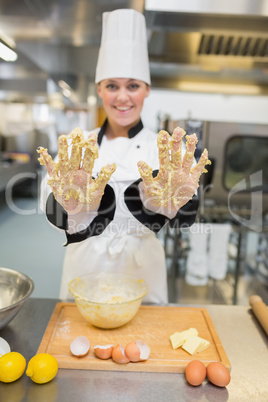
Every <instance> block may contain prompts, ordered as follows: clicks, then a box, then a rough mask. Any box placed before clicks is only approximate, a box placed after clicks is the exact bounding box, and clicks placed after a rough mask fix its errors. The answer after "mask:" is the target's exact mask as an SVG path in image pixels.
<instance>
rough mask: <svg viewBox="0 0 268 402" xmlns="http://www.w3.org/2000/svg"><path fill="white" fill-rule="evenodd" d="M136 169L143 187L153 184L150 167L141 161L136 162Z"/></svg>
mask: <svg viewBox="0 0 268 402" xmlns="http://www.w3.org/2000/svg"><path fill="white" fill-rule="evenodd" d="M138 169H139V172H140V175H141V178H142V181H143V183H144V185H145V187H150V186H151V185H152V184H153V176H152V169H151V168H150V166H148V165H147V163H145V162H143V161H139V162H138Z"/></svg>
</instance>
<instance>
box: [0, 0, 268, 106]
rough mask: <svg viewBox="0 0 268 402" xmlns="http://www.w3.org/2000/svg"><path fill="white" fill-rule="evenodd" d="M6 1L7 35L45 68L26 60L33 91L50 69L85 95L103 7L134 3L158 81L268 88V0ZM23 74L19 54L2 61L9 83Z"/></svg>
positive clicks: (3, 28)
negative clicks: (15, 59) (142, 17)
mask: <svg viewBox="0 0 268 402" xmlns="http://www.w3.org/2000/svg"><path fill="white" fill-rule="evenodd" d="M1 5H2V8H1V13H0V38H1V37H2V33H5V34H6V35H7V36H9V37H10V38H12V39H13V40H14V41H15V43H16V51H18V52H19V53H20V54H21V55H22V56H25V58H26V59H28V60H29V61H30V62H31V63H32V64H33V65H35V66H36V67H37V69H39V73H38V74H37V71H36V72H35V73H33V69H32V67H31V70H30V69H29V68H28V66H27V65H25V67H24V71H23V74H24V75H25V76H27V77H28V79H29V80H30V79H31V77H32V78H34V77H35V78H36V79H35V81H34V80H33V81H32V85H29V84H28V88H29V89H31V90H32V91H34V90H35V88H36V90H37V91H38V92H39V93H40V90H42V89H43V87H44V77H50V78H52V79H53V80H55V82H56V83H57V82H58V81H60V80H64V81H66V82H67V84H68V85H70V87H71V88H72V89H73V91H74V92H76V95H77V96H76V99H77V100H79V101H81V102H86V100H87V96H88V87H89V85H90V84H91V83H94V76H95V66H96V62H97V55H98V48H99V44H100V38H101V20H102V13H103V12H104V11H112V10H114V9H117V8H134V9H136V10H137V11H140V12H143V13H144V15H145V18H146V24H147V29H148V47H149V58H150V69H151V76H152V84H153V86H154V87H161V88H172V89H179V90H184V91H206V92H215V91H217V92H225V93H230V94H232V93H240V94H253V93H255V94H265V95H267V94H268V30H267V26H268V0H224V1H221V0H189V1H186V0H116V1H109V2H108V1H107V0H99V1H96V0H68V1H62V0H49V1H40V0H27V1H26V0H12V1H10V0H3V1H2V2H1ZM15 66H17V68H15ZM6 70H8V72H9V82H8V83H7V82H4V81H5V80H7V78H6V76H5V74H4V72H5V71H6ZM42 72H43V73H44V74H42ZM12 73H13V77H12ZM21 74H22V65H21V64H20V65H19V61H18V62H16V63H14V67H10V66H9V67H6V66H3V63H1V62H0V80H2V84H3V86H4V87H5V88H6V90H8V89H10V92H11V90H13V86H12V85H15V80H17V79H18V75H21ZM38 77H39V78H38ZM37 78H38V79H39V80H40V82H38V79H37ZM12 79H14V82H13V81H12ZM20 85H22V83H20ZM26 88H27V85H26ZM21 89H22V88H21ZM41 92H43V90H42V91H41Z"/></svg>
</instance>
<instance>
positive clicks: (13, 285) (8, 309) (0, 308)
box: [0, 267, 34, 329]
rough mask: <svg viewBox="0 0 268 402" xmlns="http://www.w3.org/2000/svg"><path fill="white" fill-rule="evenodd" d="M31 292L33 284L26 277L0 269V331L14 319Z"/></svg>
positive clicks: (12, 271) (7, 269)
mask: <svg viewBox="0 0 268 402" xmlns="http://www.w3.org/2000/svg"><path fill="white" fill-rule="evenodd" d="M33 290H34V283H33V281H32V279H31V278H29V277H28V276H27V275H24V274H22V273H21V272H18V271H15V270H13V269H9V268H2V267H0V329H1V328H3V327H4V326H5V325H7V324H8V323H9V322H10V321H11V320H12V319H13V318H14V317H15V315H16V314H17V313H18V312H19V310H20V308H21V306H22V304H23V303H24V302H25V300H27V299H28V298H29V297H30V295H31V294H32V292H33Z"/></svg>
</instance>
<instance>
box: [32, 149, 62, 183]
mask: <svg viewBox="0 0 268 402" xmlns="http://www.w3.org/2000/svg"><path fill="white" fill-rule="evenodd" d="M37 152H38V153H39V154H40V157H39V158H38V161H39V163H40V165H44V166H45V167H46V169H47V173H48V175H49V176H50V177H56V176H57V164H56V163H55V162H54V161H53V159H52V158H51V156H50V155H49V153H48V152H47V149H45V148H43V147H39V148H38V149H37Z"/></svg>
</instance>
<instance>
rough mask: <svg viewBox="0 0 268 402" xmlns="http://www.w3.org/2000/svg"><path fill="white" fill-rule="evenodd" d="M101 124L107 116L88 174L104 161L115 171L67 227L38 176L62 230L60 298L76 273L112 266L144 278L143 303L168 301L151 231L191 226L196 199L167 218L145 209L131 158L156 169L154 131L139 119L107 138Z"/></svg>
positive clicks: (160, 255) (158, 249) (160, 258)
mask: <svg viewBox="0 0 268 402" xmlns="http://www.w3.org/2000/svg"><path fill="white" fill-rule="evenodd" d="M106 125H107V120H106V121H105V123H104V125H103V126H102V127H101V129H98V147H99V157H98V159H96V160H95V163H94V169H93V174H92V175H93V177H96V176H97V175H98V173H99V172H100V170H101V168H102V167H103V166H104V165H106V164H107V163H115V164H116V171H115V172H114V173H113V175H112V176H111V179H110V180H109V183H108V184H107V185H106V188H105V191H104V194H103V197H102V200H101V203H100V206H99V208H98V210H97V211H95V212H89V213H87V212H83V213H82V215H83V216H81V214H80V216H79V218H78V219H80V221H79V222H75V223H76V225H75V226H74V227H73V222H72V221H73V218H72V217H71V216H70V217H68V214H67V212H66V211H65V210H64V209H63V208H62V207H61V206H60V204H58V203H57V201H56V200H55V198H54V196H53V193H52V192H51V190H50V188H49V187H48V186H47V184H46V181H47V178H45V180H43V185H42V192H41V194H42V195H41V201H42V200H43V203H44V202H45V201H46V214H47V218H48V220H49V221H50V223H52V224H53V225H54V226H56V227H58V228H59V229H61V230H64V231H65V233H66V237H67V243H66V253H65V258H64V263H63V272H62V280H61V287H60V298H61V299H70V298H71V295H70V294H69V292H68V283H69V282H70V281H71V280H72V279H74V278H75V277H76V276H80V275H83V274H86V273H89V272H94V271H116V272H123V273H126V274H132V275H135V276H136V277H137V278H138V279H143V280H145V281H146V282H147V284H148V286H149V292H148V294H147V295H146V296H145V298H144V299H143V300H144V302H150V303H158V304H163V303H164V304H165V303H167V302H168V294H167V270H166V264H165V253H164V249H163V246H162V244H161V242H160V241H159V239H158V238H157V236H156V234H157V233H158V232H159V230H160V229H161V228H162V227H164V226H165V225H166V224H169V225H170V226H171V227H186V226H190V225H192V224H193V223H194V221H195V217H196V212H197V208H198V199H197V197H195V196H194V197H193V199H192V200H190V201H189V202H188V203H187V204H186V205H184V206H183V207H182V208H181V209H180V210H179V212H178V213H177V215H176V216H175V218H173V219H169V218H167V217H166V216H165V215H162V214H158V213H154V212H152V211H150V210H148V209H146V208H145V206H144V205H143V203H142V201H141V198H140V194H139V188H138V184H139V183H140V182H141V178H140V175H139V171H138V167H137V162H138V161H145V162H146V163H147V164H148V165H149V166H150V167H152V169H153V174H154V175H156V174H157V172H158V169H159V159H158V147H157V135H156V134H155V133H154V132H152V131H150V130H148V129H146V128H144V127H143V124H142V122H141V121H140V122H139V123H138V124H137V125H136V126H135V127H132V128H131V129H130V130H129V133H128V138H127V137H116V138H114V139H113V140H108V139H107V138H106V136H105V129H106ZM84 135H88V133H84ZM183 152H185V146H184V149H183ZM49 192H50V194H49V195H48V198H47V194H48V193H49ZM46 198H47V200H46Z"/></svg>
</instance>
